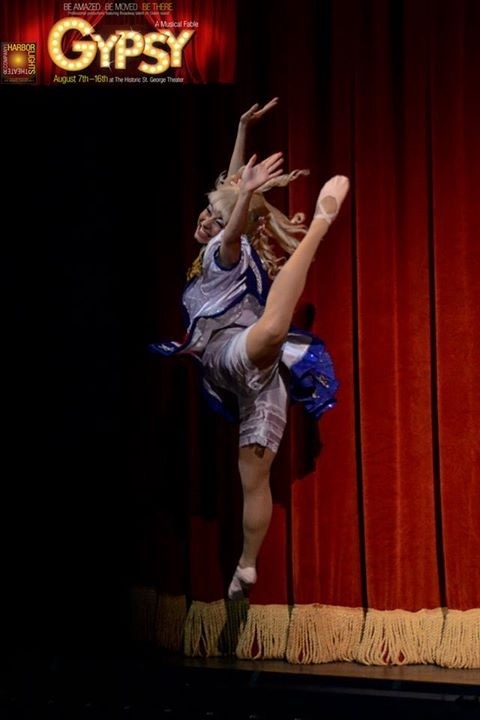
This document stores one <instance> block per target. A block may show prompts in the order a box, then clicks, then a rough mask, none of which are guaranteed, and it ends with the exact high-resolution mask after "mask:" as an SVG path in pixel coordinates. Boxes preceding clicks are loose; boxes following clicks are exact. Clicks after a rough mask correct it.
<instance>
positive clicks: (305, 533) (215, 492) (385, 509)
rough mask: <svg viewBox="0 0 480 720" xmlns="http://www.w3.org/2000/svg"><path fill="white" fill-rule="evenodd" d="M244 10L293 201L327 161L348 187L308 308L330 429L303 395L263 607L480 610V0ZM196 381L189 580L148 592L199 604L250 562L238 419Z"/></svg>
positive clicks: (310, 187)
mask: <svg viewBox="0 0 480 720" xmlns="http://www.w3.org/2000/svg"><path fill="white" fill-rule="evenodd" d="M256 7H257V6H256ZM249 8H250V9H251V7H250V5H249V3H245V4H239V25H238V31H239V38H240V42H239V45H240V47H239V57H240V61H239V90H238V93H237V97H236V101H237V102H238V112H240V111H241V110H242V109H243V108H245V107H248V106H249V104H251V102H254V101H256V100H260V101H262V100H265V99H268V98H269V97H271V96H273V95H277V94H278V95H279V96H280V98H281V105H280V109H279V110H278V112H277V115H276V116H275V117H272V116H270V117H268V118H267V119H265V125H268V130H267V128H259V131H258V134H257V135H256V142H257V147H256V148H255V149H258V150H259V152H261V153H262V154H263V153H267V152H269V151H271V150H273V149H276V147H277V146H280V147H283V149H285V150H286V153H287V159H288V166H289V167H290V168H293V167H310V169H311V175H310V177H309V178H308V179H306V180H301V181H298V182H297V183H296V184H295V186H294V187H292V188H291V190H290V195H289V198H288V203H289V209H290V210H292V211H293V210H297V209H304V210H306V211H307V212H311V210H312V208H313V205H314V201H315V196H316V193H317V191H318V188H319V186H320V185H321V183H322V182H323V180H324V179H326V178H327V177H328V176H329V175H330V174H331V173H334V172H341V173H346V174H347V175H349V176H350V178H351V180H352V191H351V195H350V197H349V200H348V202H347V204H346V206H345V208H344V210H343V213H342V215H341V217H340V218H339V220H338V222H337V223H336V224H335V226H334V227H333V228H332V230H331V232H330V234H329V237H328V240H327V241H326V242H325V244H324V246H323V247H322V248H321V250H320V251H319V253H318V257H317V259H316V262H315V265H314V267H313V268H312V272H311V276H310V278H309V282H308V287H307V289H306V291H305V297H304V302H303V303H302V307H303V310H305V308H306V309H307V311H308V308H309V307H310V306H313V307H314V309H315V312H314V317H313V321H312V328H313V329H314V330H315V331H316V332H317V333H318V334H319V335H320V336H321V337H323V338H324V339H325V340H326V341H327V344H328V347H329V348H330V350H331V353H332V355H333V358H334V361H335V364H336V368H337V372H338V375H339V377H340V380H341V389H340V391H339V402H338V405H337V407H336V408H335V409H334V410H332V411H331V412H329V413H328V414H327V415H325V416H324V417H323V418H322V420H321V422H320V424H319V426H318V427H312V426H311V425H310V424H309V423H308V421H307V420H306V419H305V418H304V417H303V415H302V414H301V412H299V410H298V408H292V412H291V418H290V427H289V432H288V434H287V436H286V437H285V440H284V443H283V445H282V448H281V451H280V455H279V458H278V461H277V463H276V467H275V470H274V473H273V478H272V485H273V493H274V501H275V507H274V514H273V521H272V525H271V528H270V531H269V534H268V537H267V539H266V541H265V545H264V547H263V549H262V552H261V556H260V559H259V571H260V573H259V577H260V580H259V582H258V584H257V585H256V586H255V588H254V589H253V591H252V594H251V602H252V603H257V604H263V603H280V604H282V603H298V604H302V603H325V604H332V605H340V606H347V607H357V606H364V607H371V608H376V609H379V610H389V609H395V608H403V609H405V610H410V611H416V610H419V609H422V608H437V607H441V606H448V607H450V608H455V609H458V610H466V609H469V608H476V607H479V605H480V573H479V572H478V570H479V569H480V565H479V563H480V561H479V552H478V551H479V540H480V537H479V536H480V511H479V508H480V463H479V444H478V427H479V426H480V407H479V401H478V393H477V391H476V387H477V385H478V382H479V379H480V377H479V374H480V370H479V367H480V363H479V361H478V357H479V340H478V338H479V330H480V318H479V306H480V296H479V292H480V291H479V285H480V284H479V280H480V262H479V260H480V258H479V244H478V236H479V220H478V209H479V205H480V194H479V190H478V188H479V181H480V177H479V176H480V170H479V167H480V163H479V159H480V158H479V153H480V135H479V133H478V130H477V128H478V127H480V122H479V120H480V118H479V116H480V100H479V95H478V82H477V69H478V67H479V65H480V56H479V55H480V51H479V44H478V37H479V36H480V5H479V3H477V2H475V0H461V2H458V1H453V0H452V1H451V2H450V1H445V2H430V1H429V0H420V1H418V0H405V1H404V2H384V1H383V0H331V2H321V3H318V2H310V1H309V0H303V2H300V3H292V2H288V1H287V0H286V1H285V2H280V3H278V2H277V3H275V8H273V6H270V4H267V6H265V5H264V6H262V8H260V7H259V8H258V11H257V12H256V14H255V18H256V20H255V23H253V25H252V17H251V15H249ZM260 27H262V28H263V30H262V31H260V30H259V28H260ZM287 29H288V32H287ZM215 122H217V118H216V115H214V116H213V118H212V139H211V140H212V142H213V141H214V138H215V133H216V130H215ZM218 122H219V123H221V122H222V121H221V119H220V118H219V119H218ZM234 130H235V127H234V126H232V131H231V139H232V140H233V135H234ZM222 137H223V136H222ZM217 139H218V138H217ZM217 146H218V143H217ZM224 150H225V159H227V157H228V153H229V151H230V144H229V143H225V147H224ZM217 151H218V147H217ZM219 169H220V168H216V170H217V171H218V170H219ZM213 177H214V175H213ZM301 309H302V308H301ZM161 324H162V323H161V322H160V325H161ZM161 329H162V328H159V330H160V331H161ZM168 362H171V361H168ZM161 367H162V373H164V374H165V373H166V374H167V376H168V374H169V373H172V372H175V371H173V370H172V369H171V367H169V366H168V364H167V363H163V361H162V363H161ZM182 371H185V373H186V375H187V376H189V373H190V371H191V372H192V373H193V374H194V375H195V370H194V369H191V368H187V367H184V368H183V367H182ZM176 372H179V370H178V368H177V371H176ZM192 387H195V382H193V385H192ZM192 387H191V388H190V393H189V394H187V397H186V398H185V399H184V401H185V402H186V404H187V407H188V417H187V419H186V420H185V419H184V420H183V422H184V425H185V426H184V427H183V428H182V432H185V436H184V437H185V442H186V446H187V447H188V449H189V458H188V460H187V459H185V458H183V460H182V466H181V473H180V474H181V478H182V483H184V485H183V487H184V491H185V493H186V495H184V496H182V499H181V502H183V503H184V505H183V513H184V515H183V521H184V522H185V527H186V528H187V529H186V531H185V532H184V530H185V527H184V528H183V530H179V528H178V526H177V528H176V529H175V528H174V527H170V528H169V530H168V533H170V534H168V533H167V534H168V537H169V542H168V548H169V550H168V554H169V556H170V557H172V555H173V556H175V557H176V558H177V560H178V563H177V564H176V579H175V582H170V580H171V579H172V578H170V580H169V577H168V574H164V573H163V574H160V573H159V575H158V576H157V583H158V585H159V587H160V588H161V589H162V590H164V591H167V592H168V591H170V592H178V591H181V590H183V591H185V592H187V594H188V595H189V597H190V598H192V599H195V600H203V601H207V602H208V601H212V600H215V599H219V598H221V597H223V596H224V592H225V587H226V583H227V582H228V580H229V578H230V575H231V572H232V570H233V567H234V564H235V561H236V557H237V555H238V553H239V549H240V511H241V497H240V489H239V479H238V475H237V471H236V464H235V442H236V438H235V430H234V428H231V427H230V426H229V425H228V424H227V423H224V422H223V421H221V420H219V419H217V418H216V417H213V416H211V415H210V414H209V412H208V411H207V410H205V408H203V407H200V408H199V407H198V406H197V401H198V396H197V394H196V393H195V392H194V393H193V397H192ZM169 400H172V398H171V397H170V398H167V397H165V398H164V399H163V401H162V402H164V403H165V405H164V408H165V410H164V412H165V415H168V412H169V410H167V409H166V408H167V406H168V404H169ZM178 501H179V499H178V496H177V498H176V500H175V502H178ZM177 507H178V505H177ZM151 532H152V536H153V535H155V533H157V534H158V535H162V529H161V528H159V527H157V529H156V531H154V530H153V529H152V531H151ZM164 537H165V535H164ZM175 548H177V549H175ZM179 567H181V568H183V581H181V580H180V579H179ZM187 577H188V580H187ZM182 582H183V584H182Z"/></svg>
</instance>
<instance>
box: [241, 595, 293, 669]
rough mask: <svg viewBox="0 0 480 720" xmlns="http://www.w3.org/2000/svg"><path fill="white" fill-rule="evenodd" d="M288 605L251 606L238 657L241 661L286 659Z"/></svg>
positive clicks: (288, 620)
mask: <svg viewBox="0 0 480 720" xmlns="http://www.w3.org/2000/svg"><path fill="white" fill-rule="evenodd" d="M289 615H290V614H289V609H288V605H250V607H249V610H248V616H247V622H246V625H245V627H244V629H243V632H242V633H241V634H240V638H239V641H238V644H237V652H236V655H237V657H238V658H240V659H250V660H252V659H253V660H255V659H258V658H265V659H269V660H271V659H274V658H277V659H278V658H284V657H285V652H286V647H287V636H288V626H289V624H290V617H289Z"/></svg>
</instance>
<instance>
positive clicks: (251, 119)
mask: <svg viewBox="0 0 480 720" xmlns="http://www.w3.org/2000/svg"><path fill="white" fill-rule="evenodd" d="M277 104H278V97H274V98H272V99H271V100H270V101H269V102H268V103H266V104H265V105H264V106H263V107H260V106H259V104H258V103H255V105H252V107H251V108H249V109H248V110H247V111H246V112H244V113H243V115H242V116H241V117H240V124H241V125H244V126H245V127H248V126H249V125H253V124H254V123H256V122H257V121H258V120H260V118H261V117H263V116H264V115H265V113H267V112H268V111H269V110H271V109H272V108H274V107H275V106H276V105H277Z"/></svg>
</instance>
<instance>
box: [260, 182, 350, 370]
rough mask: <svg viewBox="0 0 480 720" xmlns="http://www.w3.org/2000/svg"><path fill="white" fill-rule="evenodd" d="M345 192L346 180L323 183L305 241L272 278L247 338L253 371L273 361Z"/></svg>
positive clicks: (347, 186) (347, 185) (347, 184)
mask: <svg viewBox="0 0 480 720" xmlns="http://www.w3.org/2000/svg"><path fill="white" fill-rule="evenodd" d="M348 188H349V182H348V179H347V178H346V177H344V176H342V175H336V176H335V177H333V178H331V179H330V180H329V181H328V182H327V183H325V185H324V186H323V188H322V190H321V191H320V194H319V197H318V200H317V207H316V210H315V214H314V217H313V220H312V222H311V223H310V227H309V229H308V230H307V233H306V235H305V237H304V238H303V240H302V241H301V243H300V245H299V246H298V247H297V248H296V250H295V251H294V253H293V254H292V255H291V256H290V257H289V259H288V260H287V262H286V263H285V265H284V266H283V267H282V269H281V270H280V272H279V273H278V275H277V276H276V278H275V280H274V282H273V284H272V287H271V288H270V292H269V294H268V298H267V303H266V305H265V312H264V314H263V315H262V317H261V318H260V320H258V321H257V322H256V323H255V325H253V326H252V328H251V329H250V332H249V333H248V337H247V353H248V356H249V358H250V360H251V361H252V362H253V363H255V365H257V367H260V368H261V367H267V366H268V365H270V364H271V363H272V362H274V361H275V359H276V357H277V355H278V352H279V350H280V348H281V346H282V344H283V342H284V340H285V337H286V335H287V332H288V330H289V327H290V324H291V321H292V317H293V313H294V311H295V308H296V305H297V302H298V300H299V299H300V296H301V294H302V292H303V290H304V288H305V283H306V280H307V275H308V271H309V269H310V266H311V264H312V261H313V259H314V257H315V253H316V252H317V249H318V246H319V244H320V242H321V240H322V239H323V237H324V236H325V234H326V232H327V230H328V228H329V225H330V223H331V222H332V220H333V219H334V218H335V217H336V215H337V213H338V211H339V209H340V206H341V204H342V202H343V200H344V199H345V196H346V194H347V192H348Z"/></svg>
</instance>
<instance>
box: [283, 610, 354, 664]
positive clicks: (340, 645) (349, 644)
mask: <svg viewBox="0 0 480 720" xmlns="http://www.w3.org/2000/svg"><path fill="white" fill-rule="evenodd" d="M363 620H364V611H363V609H362V608H345V607H336V606H334V605H319V604H312V605H295V607H294V608H293V611H292V617H291V622H290V629H289V635H288V646H287V654H286V659H287V660H288V662H290V663H303V664H308V663H326V662H349V661H351V660H353V659H354V657H355V653H356V651H357V649H358V645H359V642H360V638H361V636H362V628H363Z"/></svg>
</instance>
